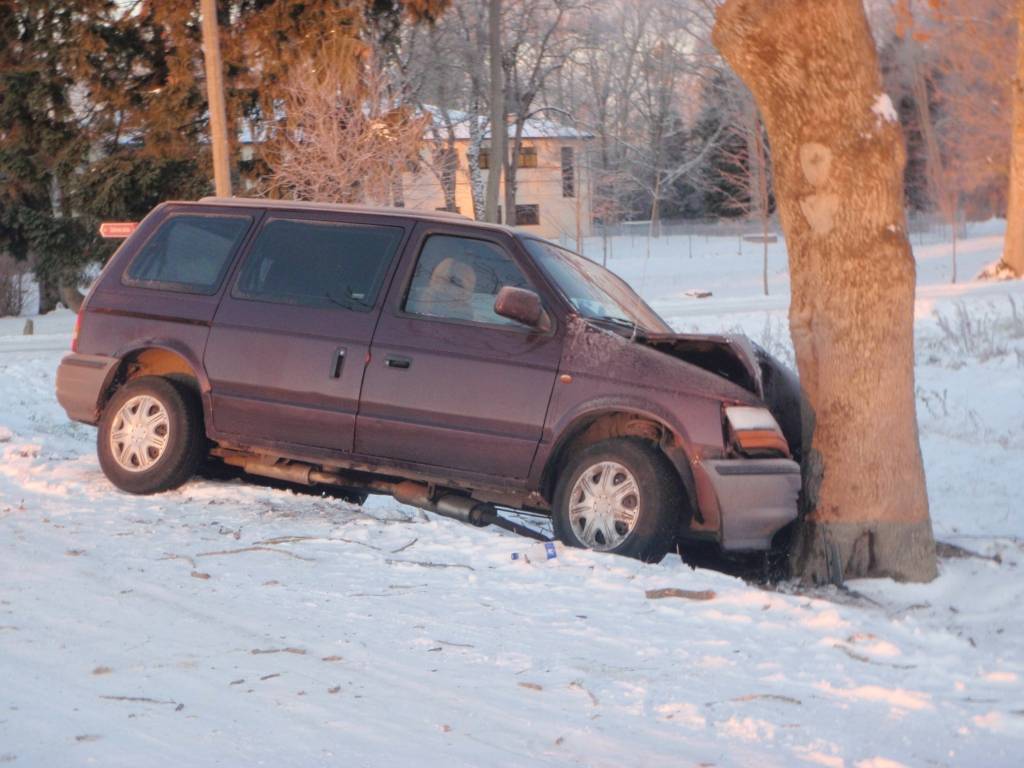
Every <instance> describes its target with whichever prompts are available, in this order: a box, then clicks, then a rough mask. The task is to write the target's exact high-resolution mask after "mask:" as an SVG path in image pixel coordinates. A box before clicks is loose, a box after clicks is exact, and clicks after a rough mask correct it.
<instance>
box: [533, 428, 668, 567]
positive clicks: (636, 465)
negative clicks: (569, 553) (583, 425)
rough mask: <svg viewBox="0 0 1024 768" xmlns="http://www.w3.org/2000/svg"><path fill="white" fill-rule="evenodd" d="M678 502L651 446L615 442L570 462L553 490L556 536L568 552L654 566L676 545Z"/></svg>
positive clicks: (665, 468)
mask: <svg viewBox="0 0 1024 768" xmlns="http://www.w3.org/2000/svg"><path fill="white" fill-rule="evenodd" d="M683 504H684V502H683V497H682V493H681V488H680V483H679V479H678V477H677V476H676V473H675V470H674V469H673V467H672V465H671V464H670V463H669V462H668V460H667V459H666V458H665V457H664V455H662V453H661V451H659V450H658V449H657V447H656V446H654V445H652V444H651V443H649V442H647V441H644V440H639V439H635V438H615V439H611V440H604V441H602V442H600V443H596V444H594V445H592V446H590V447H588V448H586V449H584V450H583V451H581V452H580V453H579V454H578V455H576V456H574V457H573V458H571V459H570V460H569V461H568V462H567V464H566V465H565V467H564V468H563V470H562V472H561V474H560V476H559V478H558V484H557V486H556V488H555V498H554V504H553V523H554V529H555V535H556V536H558V538H559V539H560V540H561V541H562V542H564V543H565V544H568V545H569V546H573V547H582V548H584V549H593V550H595V551H599V552H611V553H613V554H617V555H626V556H627V557H635V558H637V559H640V560H644V561H646V562H658V561H659V560H661V559H662V558H663V557H664V556H665V555H666V554H667V553H668V552H669V551H670V550H671V549H672V548H673V546H674V545H675V533H676V527H677V524H678V521H679V513H680V511H681V510H682V508H683Z"/></svg>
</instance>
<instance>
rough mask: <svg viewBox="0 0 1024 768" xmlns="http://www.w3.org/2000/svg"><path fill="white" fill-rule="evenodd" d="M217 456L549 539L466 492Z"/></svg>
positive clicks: (258, 471)
mask: <svg viewBox="0 0 1024 768" xmlns="http://www.w3.org/2000/svg"><path fill="white" fill-rule="evenodd" d="M213 453H214V454H215V455H217V456H219V457H220V459H221V460H222V461H223V462H224V463H225V464H230V465H232V466H234V467H241V468H242V469H243V470H245V471H246V472H248V473H249V474H250V475H262V476H263V477H270V478H273V479H275V480H284V481H285V482H289V483H299V484H301V485H316V484H318V483H319V484H323V485H338V486H352V487H359V488H364V489H366V490H368V491H375V492H377V493H386V494H388V495H390V496H394V498H395V500H396V501H399V502H401V503H402V504H408V505H409V506H410V507H418V508H420V509H425V510H427V511H428V512H433V513H435V514H438V515H442V516H443V517H450V518H452V519H453V520H458V521H459V522H461V523H466V524H468V525H472V526H475V527H477V528H484V527H486V526H488V525H494V526H497V527H498V528H502V529H504V530H506V531H510V532H512V533H516V534H519V535H520V536H526V537H527V538H530V539H536V540H537V541H549V539H548V538H547V536H544V535H543V534H541V533H538V532H537V531H535V530H533V529H532V528H527V527H526V526H525V525H520V524H519V523H514V522H512V521H511V520H506V519H505V518H503V517H502V516H501V515H499V514H498V510H497V509H495V507H494V505H493V504H488V503H486V502H482V501H477V500H475V499H471V498H470V497H469V496H462V495H461V494H457V493H443V494H442V495H441V496H439V497H437V498H436V499H432V498H430V488H429V486H427V485H425V484H423V483H414V482H412V481H411V480H406V481H403V482H400V483H390V482H386V481H383V480H372V481H369V482H366V481H358V482H354V481H353V480H352V479H351V478H346V477H345V476H344V475H341V474H338V473H336V472H323V471H321V470H319V469H316V468H314V467H313V466H311V465H309V464H301V463H298V462H292V463H290V464H271V463H268V462H266V461H261V460H260V459H259V458H253V457H252V456H246V455H241V454H233V453H227V452H223V453H221V452H218V451H217V450H216V449H215V450H214V452H213Z"/></svg>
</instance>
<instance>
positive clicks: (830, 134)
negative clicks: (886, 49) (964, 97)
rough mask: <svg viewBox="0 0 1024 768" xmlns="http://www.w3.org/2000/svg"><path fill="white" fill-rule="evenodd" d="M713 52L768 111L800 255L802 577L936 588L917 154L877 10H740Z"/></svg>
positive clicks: (747, 5) (796, 561)
mask: <svg viewBox="0 0 1024 768" xmlns="http://www.w3.org/2000/svg"><path fill="white" fill-rule="evenodd" d="M713 39H714V42H715V45H716V46H717V47H718V49H719V50H720V51H721V52H722V54H723V55H724V56H725V58H726V60H727V61H728V62H729V63H730V64H731V65H732V67H733V68H734V69H735V70H736V72H737V73H738V74H739V75H740V77H741V78H743V80H744V82H745V83H746V84H747V86H748V87H749V88H750V90H751V92H752V93H753V94H754V97H755V99H756V100H757V103H758V106H759V108H760V110H761V115H762V117H763V119H764V123H765V127H766V129H767V132H768V138H769V141H770V142H771V146H772V156H773V158H774V160H775V162H774V171H775V172H774V175H773V183H774V185H775V195H776V201H777V205H778V209H779V215H780V218H781V221H782V227H783V230H784V232H785V235H786V245H787V249H788V252H789V265H790V273H791V279H792V298H791V302H790V312H789V319H790V332H791V334H792V338H793V346H794V350H795V352H796V360H797V366H798V368H799V371H800V378H801V383H802V386H803V388H804V391H805V407H806V408H807V409H808V411H809V412H808V414H806V415H807V416H808V417H809V418H807V419H805V422H807V423H810V422H811V421H812V420H813V422H814V427H813V433H812V434H811V435H810V436H809V438H808V440H809V444H808V445H807V446H806V447H805V452H804V467H803V470H804V491H803V494H802V501H801V504H802V512H803V517H802V521H801V523H802V524H801V526H800V529H799V531H798V535H797V536H796V542H795V544H794V551H793V555H794V557H793V560H792V562H793V569H794V575H797V576H800V577H801V578H802V579H803V580H804V581H807V582H813V583H823V582H829V581H831V582H842V581H843V580H844V579H846V578H853V577H862V576H890V577H892V578H895V579H899V580H908V581H927V580H930V579H932V578H934V577H935V575H936V560H935V542H934V538H933V535H932V528H931V519H930V517H929V513H928V496H927V493H926V489H925V481H924V467H923V464H922V461H921V451H920V446H919V445H918V436H917V435H918V433H917V416H916V412H915V402H914V400H915V397H914V368H913V365H914V357H913V344H914V337H913V309H914V283H915V268H914V260H913V256H912V254H911V250H910V243H909V241H908V239H907V228H906V217H905V213H904V209H903V166H904V162H905V155H906V152H905V149H904V145H903V139H902V135H901V133H900V128H899V125H898V123H897V122H896V120H895V114H894V111H893V110H892V107H891V104H890V103H889V101H888V98H887V97H885V96H884V95H883V92H882V84H881V77H880V74H879V69H878V60H877V55H876V52H875V46H874V42H873V40H872V37H871V32H870V30H869V28H868V23H867V18H866V16H865V13H864V7H863V5H862V0H772V1H771V2H768V1H766V0H727V1H726V2H725V4H724V5H723V6H721V7H720V8H719V10H718V12H717V14H716V23H715V28H714V33H713Z"/></svg>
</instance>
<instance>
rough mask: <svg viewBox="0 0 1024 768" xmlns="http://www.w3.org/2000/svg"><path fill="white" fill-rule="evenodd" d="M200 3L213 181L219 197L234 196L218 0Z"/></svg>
mask: <svg viewBox="0 0 1024 768" xmlns="http://www.w3.org/2000/svg"><path fill="white" fill-rule="evenodd" d="M199 2H200V4H199V8H200V11H201V12H202V15H203V58H204V59H205V61H206V102H207V108H208V110H209V113H210V143H211V144H212V146H213V184H214V188H215V189H216V190H217V196H218V197H231V169H230V168H229V167H228V129H227V114H226V112H227V110H226V109H225V106H224V67H223V66H222V65H221V61H220V37H219V35H218V32H217V0H199Z"/></svg>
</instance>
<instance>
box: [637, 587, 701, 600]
mask: <svg viewBox="0 0 1024 768" xmlns="http://www.w3.org/2000/svg"><path fill="white" fill-rule="evenodd" d="M644 594H645V595H647V598H648V599H649V600H660V599H662V598H665V597H682V598H685V599H686V600H714V599H715V591H714V590H713V589H700V590H694V589H677V588H676V587H666V588H665V589H648V590H647V591H646V592H645V593H644Z"/></svg>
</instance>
